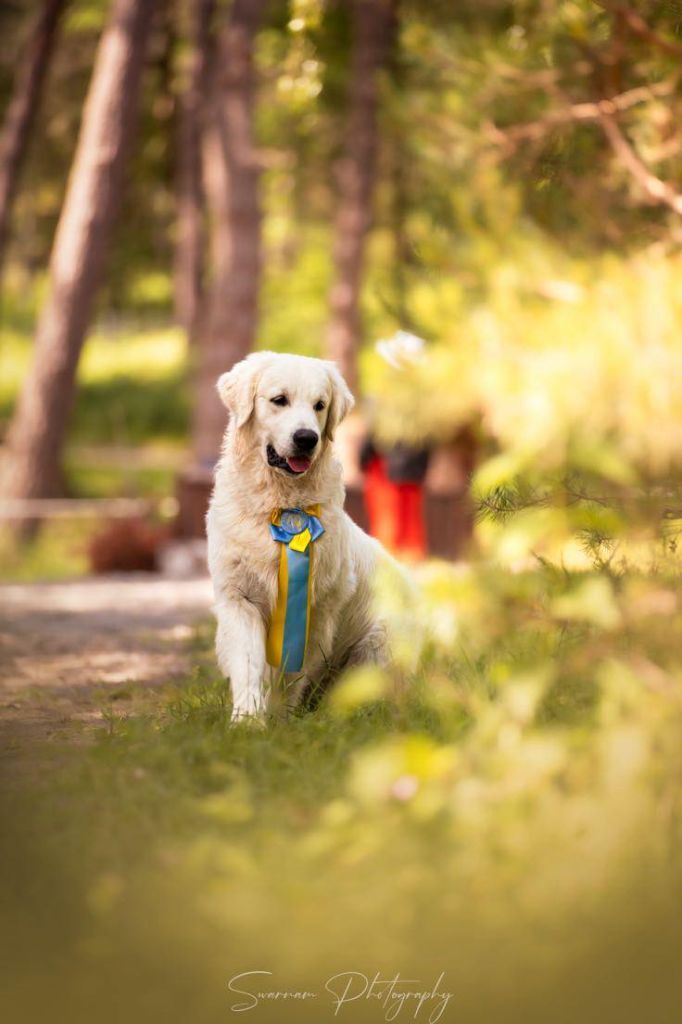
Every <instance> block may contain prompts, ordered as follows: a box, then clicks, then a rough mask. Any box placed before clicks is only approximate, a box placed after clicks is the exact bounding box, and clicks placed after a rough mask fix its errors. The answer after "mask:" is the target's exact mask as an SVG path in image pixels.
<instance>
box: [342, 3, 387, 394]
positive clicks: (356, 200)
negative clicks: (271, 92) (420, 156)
mask: <svg viewBox="0 0 682 1024" xmlns="http://www.w3.org/2000/svg"><path fill="white" fill-rule="evenodd" d="M351 9H352V24H353V50H352V55H351V70H350V87H349V97H348V119H347V125H346V137H345V144H344V154H343V157H342V159H341V160H340V161H339V163H338V166H337V192H338V207H337V210H338V212H337V215H336V224H335V241H334V267H335V282H334V286H333V288H332V290H331V294H330V298H329V302H330V313H331V319H330V324H329V333H328V339H327V340H328V351H329V355H330V357H331V358H332V359H335V360H336V362H337V363H338V364H339V367H340V369H341V372H342V373H343V375H344V377H345V378H346V380H347V381H348V383H349V384H350V386H351V388H355V387H356V386H357V376H358V372H357V356H358V350H359V348H360V344H361V341H362V319H361V316H360V285H361V282H362V270H363V262H364V255H365V241H366V238H367V233H368V231H369V228H370V226H371V223H372V194H373V192H374V182H375V178H376V163H377V150H378V126H377V110H378V98H379V82H378V73H379V71H380V69H381V67H382V65H383V63H384V61H385V59H386V56H387V50H388V43H389V40H390V38H391V36H392V32H393V28H394V18H395V12H394V0H352V8H351Z"/></svg>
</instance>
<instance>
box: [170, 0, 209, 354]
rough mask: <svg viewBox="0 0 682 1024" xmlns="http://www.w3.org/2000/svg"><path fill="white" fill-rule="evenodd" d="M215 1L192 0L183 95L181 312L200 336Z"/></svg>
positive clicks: (191, 334) (178, 249) (178, 250)
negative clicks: (203, 152) (206, 123)
mask: <svg viewBox="0 0 682 1024" xmlns="http://www.w3.org/2000/svg"><path fill="white" fill-rule="evenodd" d="M214 6H215V4H214V0H189V21H190V26H189V35H190V46H191V50H190V55H189V59H188V62H187V67H186V68H185V76H184V83H183V90H182V93H181V96H180V122H179V132H178V159H177V220H176V240H175V288H174V293H175V315H176V318H177V320H178V322H179V323H180V324H181V325H182V327H183V328H184V329H185V331H186V332H187V337H188V339H189V341H190V342H193V341H195V340H196V336H197V331H198V317H199V311H200V309H201V299H202V287H203V249H204V234H203V211H204V195H203V185H202V158H201V147H202V133H203V129H204V120H205V116H204V115H205V109H204V99H205V96H206V92H207V87H208V63H209V45H210V32H211V19H212V17H213V9H214Z"/></svg>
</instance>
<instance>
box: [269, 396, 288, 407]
mask: <svg viewBox="0 0 682 1024" xmlns="http://www.w3.org/2000/svg"><path fill="white" fill-rule="evenodd" d="M270 401H271V402H272V404H273V405H288V404H289V399H288V398H287V396H286V395H275V397H274V398H271V399H270Z"/></svg>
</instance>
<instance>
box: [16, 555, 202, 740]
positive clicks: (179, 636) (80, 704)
mask: <svg viewBox="0 0 682 1024" xmlns="http://www.w3.org/2000/svg"><path fill="white" fill-rule="evenodd" d="M211 600H212V594H211V587H210V583H209V580H208V579H206V578H203V577H202V578H197V579H190V580H168V579H163V578H158V577H150V576H147V575H142V574H141V575H135V576H125V577H100V578H97V579H87V580H78V581H74V582H68V583H42V584H27V585H23V584H10V585H4V586H0V752H1V753H2V754H3V755H5V756H9V757H11V756H12V755H13V754H19V753H20V752H21V749H22V748H23V747H25V746H26V745H29V744H30V745H33V743H34V742H37V741H40V740H42V739H47V738H49V737H51V736H54V735H55V734H58V733H59V732H60V731H61V730H64V729H65V728H66V727H68V726H69V725H73V724H74V723H80V724H81V725H82V726H87V725H88V724H90V725H95V724H97V723H98V722H99V723H101V721H102V717H103V716H102V711H101V706H102V701H103V699H104V700H105V701H111V700H118V699H119V698H120V700H121V701H122V702H123V704H125V702H126V701H128V700H130V699H132V698H133V696H134V693H135V692H139V691H140V689H141V688H143V687H154V686H159V685H162V684H165V683H167V682H170V681H172V680H173V679H176V678H177V677H179V676H182V675H183V674H184V673H186V672H187V671H188V668H189V663H190V650H189V644H188V641H189V639H190V638H191V636H192V627H193V626H194V625H195V623H196V622H197V621H198V620H200V619H203V618H206V617H207V616H209V615H210V607H211Z"/></svg>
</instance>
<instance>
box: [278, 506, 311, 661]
mask: <svg viewBox="0 0 682 1024" xmlns="http://www.w3.org/2000/svg"><path fill="white" fill-rule="evenodd" d="M319 514H320V506H319V505H311V506H310V507H309V508H306V509H300V508H283V509H276V510H275V511H274V512H273V513H272V519H271V522H270V533H271V534H272V537H273V540H276V541H277V542H278V543H279V544H281V545H282V546H281V549H280V556H279V578H278V586H277V601H276V602H275V608H274V611H273V613H272V618H271V619H270V626H269V628H268V635H267V643H266V655H267V659H268V664H269V665H272V666H273V668H281V669H282V671H284V672H300V670H301V669H302V667H303V660H304V658H305V652H306V648H307V646H308V636H309V633H310V597H311V591H312V586H311V584H312V578H313V551H314V548H313V544H314V542H315V541H316V540H317V538H318V537H321V536H322V534H323V533H324V527H323V526H322V523H321V522H320V520H319V519H318V518H317V517H318V516H319Z"/></svg>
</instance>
